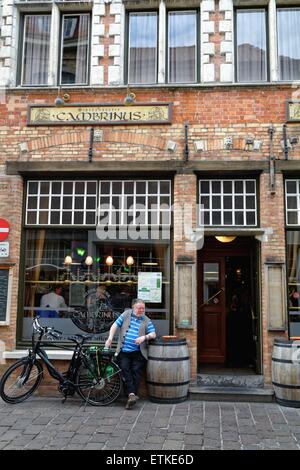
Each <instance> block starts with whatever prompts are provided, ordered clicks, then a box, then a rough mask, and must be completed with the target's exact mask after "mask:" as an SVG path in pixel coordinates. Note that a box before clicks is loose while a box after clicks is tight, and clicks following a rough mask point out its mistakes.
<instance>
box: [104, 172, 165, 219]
mask: <svg viewBox="0 0 300 470" xmlns="http://www.w3.org/2000/svg"><path fill="white" fill-rule="evenodd" d="M102 183H109V184H110V192H109V194H102V193H101V184H102ZM113 183H120V184H121V185H122V194H113V193H112V184H113ZM125 183H133V187H134V189H133V193H132V194H127V193H125V190H124V187H125ZM137 183H145V185H146V190H145V193H143V194H142V193H137V191H136V185H137ZM149 183H157V184H158V191H157V193H156V194H152V193H149V192H148V185H149ZM160 183H168V184H169V192H168V193H166V194H165V193H163V194H161V192H160ZM171 191H172V185H171V180H109V181H107V180H101V181H100V182H99V205H98V207H99V211H101V212H104V209H103V210H102V208H101V197H106V198H109V205H108V206H109V207H107V208H105V212H108V217H109V220H108V224H109V225H116V226H126V225H127V224H126V223H125V221H124V214H125V210H124V208H125V204H124V201H125V197H126V198H127V197H133V211H132V213H133V221H132V223H130V224H129V225H131V226H136V225H138V226H145V227H146V226H168V227H169V226H170V225H171ZM151 196H156V197H157V208H156V209H152V210H151V209H150V208H149V205H148V197H151ZM161 196H162V197H168V198H169V204H168V208H164V207H163V209H161V208H160V200H161ZM113 197H120V198H121V201H120V202H121V204H120V209H119V210H118V212H119V213H120V215H121V219H120V222H119V223H117V224H116V223H115V221H114V219H113V214H114V213H115V211H113V207H112V198H113ZM137 197H145V209H143V210H142V211H140V210H139V208H137V207H136V198H137ZM126 211H127V212H128V207H126ZM137 212H144V213H145V223H144V224H143V223H138V224H136V214H137ZM149 212H156V213H157V217H156V221H157V223H156V224H151V221H150V223H149V220H148V214H149ZM162 212H166V213H167V214H168V223H165V224H164V223H160V215H161V213H162ZM105 222H106V223H107V221H105ZM106 223H105V225H106ZM98 224H99V225H100V226H104V224H102V223H101V217H100V214H99V218H98Z"/></svg>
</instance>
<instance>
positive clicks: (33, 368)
mask: <svg viewBox="0 0 300 470" xmlns="http://www.w3.org/2000/svg"><path fill="white" fill-rule="evenodd" d="M42 378H43V367H42V365H41V364H40V363H39V362H38V361H35V362H34V364H31V362H30V361H29V359H28V358H23V359H21V360H20V361H18V362H16V363H15V364H13V365H12V366H11V367H9V368H8V369H7V371H6V372H5V373H4V375H3V377H2V379H1V381H0V396H1V398H2V400H4V401H5V402H6V403H12V404H14V403H21V402H22V401H25V400H27V398H29V397H30V395H32V394H33V392H34V391H35V390H36V389H37V388H38V386H39V385H40V383H41V380H42Z"/></svg>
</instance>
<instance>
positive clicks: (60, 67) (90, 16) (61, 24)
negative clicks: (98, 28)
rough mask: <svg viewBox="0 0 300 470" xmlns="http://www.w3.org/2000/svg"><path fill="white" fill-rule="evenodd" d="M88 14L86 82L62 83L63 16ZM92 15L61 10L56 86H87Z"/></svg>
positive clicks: (84, 13)
mask: <svg viewBox="0 0 300 470" xmlns="http://www.w3.org/2000/svg"><path fill="white" fill-rule="evenodd" d="M81 15H84V16H88V18H89V21H88V51H87V61H86V62H87V64H86V67H87V73H86V82H85V83H62V61H63V44H64V35H63V26H64V18H65V17H68V16H81ZM91 19H92V15H91V13H90V12H80V11H75V12H73V13H65V12H61V17H60V31H59V46H58V47H59V58H58V64H57V66H58V67H57V68H58V77H57V82H58V86H88V85H89V83H90V63H91V31H92V25H91Z"/></svg>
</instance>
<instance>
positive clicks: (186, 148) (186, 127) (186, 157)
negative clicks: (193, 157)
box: [183, 122, 189, 162]
mask: <svg viewBox="0 0 300 470" xmlns="http://www.w3.org/2000/svg"><path fill="white" fill-rule="evenodd" d="M188 139H189V125H188V123H187V122H186V123H185V124H184V150H183V160H184V161H185V162H188V160H189V141H188Z"/></svg>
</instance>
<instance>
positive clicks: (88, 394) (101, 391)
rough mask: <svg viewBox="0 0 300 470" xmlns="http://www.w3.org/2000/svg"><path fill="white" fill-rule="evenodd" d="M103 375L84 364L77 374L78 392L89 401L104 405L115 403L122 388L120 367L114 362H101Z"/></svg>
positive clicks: (92, 403) (95, 404)
mask: <svg viewBox="0 0 300 470" xmlns="http://www.w3.org/2000/svg"><path fill="white" fill-rule="evenodd" d="M100 370H101V376H98V374H97V373H95V371H93V370H92V369H90V368H88V367H86V366H85V365H84V364H82V365H81V366H80V368H79V370H78V374H77V380H76V383H77V391H78V394H79V395H80V396H81V398H83V399H84V400H85V401H86V402H87V403H89V404H90V405H94V406H104V405H109V404H110V403H113V402H114V401H115V400H116V399H117V398H118V396H119V395H120V392H121V388H122V380H121V371H120V368H119V367H118V366H117V365H116V364H115V363H113V362H107V363H101V364H100Z"/></svg>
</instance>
